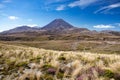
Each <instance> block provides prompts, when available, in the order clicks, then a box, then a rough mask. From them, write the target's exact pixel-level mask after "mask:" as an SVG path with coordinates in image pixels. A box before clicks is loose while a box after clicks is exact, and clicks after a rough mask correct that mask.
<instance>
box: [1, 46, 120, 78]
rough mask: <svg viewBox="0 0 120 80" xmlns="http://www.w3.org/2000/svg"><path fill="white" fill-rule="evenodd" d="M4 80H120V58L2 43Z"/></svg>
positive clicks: (116, 55)
mask: <svg viewBox="0 0 120 80" xmlns="http://www.w3.org/2000/svg"><path fill="white" fill-rule="evenodd" d="M0 80H120V55H118V54H98V53H90V52H73V51H54V50H45V49H39V48H32V47H20V46H13V45H6V44H0Z"/></svg>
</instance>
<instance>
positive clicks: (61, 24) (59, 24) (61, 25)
mask: <svg viewBox="0 0 120 80" xmlns="http://www.w3.org/2000/svg"><path fill="white" fill-rule="evenodd" d="M70 28H74V26H72V25H71V24H69V23H67V22H66V21H64V20H63V19H55V20H54V21H52V22H51V23H49V24H48V25H46V26H44V27H43V28H42V29H45V30H64V29H70Z"/></svg>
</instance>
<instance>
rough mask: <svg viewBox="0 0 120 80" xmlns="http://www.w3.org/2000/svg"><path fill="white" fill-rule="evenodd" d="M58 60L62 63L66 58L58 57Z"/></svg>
mask: <svg viewBox="0 0 120 80" xmlns="http://www.w3.org/2000/svg"><path fill="white" fill-rule="evenodd" d="M58 60H61V61H64V60H66V58H65V57H64V56H60V57H59V58H58Z"/></svg>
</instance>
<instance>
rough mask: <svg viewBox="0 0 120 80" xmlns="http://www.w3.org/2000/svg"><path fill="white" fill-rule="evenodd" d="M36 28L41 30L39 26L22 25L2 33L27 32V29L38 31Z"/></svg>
mask: <svg viewBox="0 0 120 80" xmlns="http://www.w3.org/2000/svg"><path fill="white" fill-rule="evenodd" d="M36 30H39V28H35V27H29V26H20V27H16V28H14V29H11V30H8V31H4V32H2V33H3V34H5V33H7V34H9V33H18V32H27V31H36Z"/></svg>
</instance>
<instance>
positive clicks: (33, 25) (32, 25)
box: [27, 24, 38, 27]
mask: <svg viewBox="0 0 120 80" xmlns="http://www.w3.org/2000/svg"><path fill="white" fill-rule="evenodd" d="M27 26H30V27H36V26H38V25H37V24H29V25H27Z"/></svg>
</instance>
